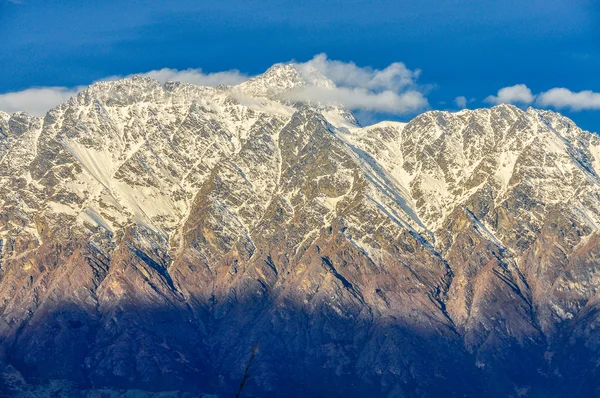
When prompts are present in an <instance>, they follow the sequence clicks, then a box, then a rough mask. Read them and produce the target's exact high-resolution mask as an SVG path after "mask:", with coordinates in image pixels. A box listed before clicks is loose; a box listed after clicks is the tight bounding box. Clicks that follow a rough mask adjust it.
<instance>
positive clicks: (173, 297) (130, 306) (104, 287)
mask: <svg viewBox="0 0 600 398" xmlns="http://www.w3.org/2000/svg"><path fill="white" fill-rule="evenodd" d="M313 78H314V77H313ZM305 84H307V83H306V81H304V80H302V75H301V72H299V71H297V70H295V69H294V67H293V66H290V65H278V66H276V67H274V68H272V69H271V70H270V71H269V72H267V73H266V74H265V75H264V76H262V77H258V78H255V79H252V80H251V81H249V82H246V83H244V84H242V85H240V86H237V87H234V88H227V87H220V88H205V87H204V88H202V87H195V86H191V85H185V84H177V83H168V84H166V85H162V86H161V85H160V84H158V83H157V82H155V81H153V80H150V79H145V78H140V77H135V78H132V79H125V80H121V81H116V82H109V83H100V84H98V85H94V86H92V87H90V88H89V89H88V90H86V91H85V92H83V93H81V94H79V95H78V96H76V97H74V98H73V99H71V100H70V101H69V102H67V103H65V104H63V105H61V106H59V107H58V108H56V109H54V110H52V111H50V112H49V113H48V115H47V116H46V117H45V118H44V119H39V118H34V117H32V116H28V115H26V114H22V113H19V114H15V115H12V116H10V117H8V116H7V117H5V116H2V115H1V114H0V116H2V117H0V128H1V129H2V130H1V131H2V134H1V135H0V365H1V366H2V375H3V376H2V377H3V378H2V381H0V391H1V392H2V393H3V394H4V395H8V396H31V394H34V395H35V394H38V395H40V396H43V395H41V394H46V393H48V394H50V393H52V394H54V396H57V395H58V396H61V394H62V396H81V397H88V396H89V397H91V396H97V395H94V394H99V392H98V391H100V390H103V391H104V392H103V394H106V396H111V397H112V396H119V395H118V394H125V390H128V389H143V390H146V391H148V393H147V395H146V396H152V393H151V392H152V391H154V392H158V391H173V390H179V391H185V392H186V393H190V394H197V393H199V392H202V393H214V394H217V395H219V396H233V395H235V393H236V391H237V388H238V385H239V382H240V381H241V380H242V378H243V375H244V371H245V367H246V365H247V363H248V361H249V358H250V355H251V354H250V352H251V349H252V347H253V346H254V345H255V343H256V342H258V351H257V352H256V355H255V357H254V358H253V361H252V366H251V369H250V374H251V377H250V379H249V380H248V382H247V384H246V385H245V387H244V394H248V396H250V395H253V396H261V397H263V396H265V397H268V396H273V397H276V396H298V397H301V396H302V397H303V396H340V397H341V396H344V397H346V396H356V397H362V396H381V397H413V396H414V397H429V396H498V397H505V396H540V397H541V396H544V397H547V396H563V395H564V394H566V393H567V392H569V393H570V394H575V395H576V396H590V395H594V394H596V393H598V392H599V390H598V383H597V380H598V374H597V371H596V369H597V366H596V364H597V363H598V361H600V336H599V335H598V333H597V332H596V330H597V327H596V325H597V322H598V320H599V319H600V318H599V315H598V314H599V313H600V312H599V311H598V309H599V308H600V304H599V303H600V298H599V296H598V293H599V286H600V273H599V271H598V270H599V269H600V268H599V267H598V259H599V258H600V238H599V236H598V226H599V225H600V200H598V198H600V177H599V175H598V172H600V160H599V159H600V139H598V138H597V136H595V135H593V134H591V133H588V132H584V131H581V130H580V129H578V128H577V127H576V126H575V125H574V124H573V123H572V122H571V121H569V120H568V119H566V118H563V117H562V116H560V115H558V114H554V113H549V112H543V111H536V110H533V109H529V110H527V111H522V110H520V109H517V108H514V107H511V106H499V107H494V108H492V109H481V110H477V111H463V112H460V113H457V114H449V113H444V112H428V113H425V114H423V115H420V116H418V117H416V118H415V119H413V120H412V121H411V122H410V123H408V124H406V125H405V124H401V123H391V122H385V123H380V124H377V125H374V126H372V127H368V128H360V127H358V126H357V125H356V124H355V120H354V118H353V117H352V116H351V114H350V113H349V112H347V111H346V110H344V109H342V108H339V107H322V106H318V105H315V104H290V103H287V102H284V101H279V100H278V99H277V98H279V97H278V95H279V94H280V93H281V92H282V91H285V90H287V89H291V88H293V87H302V86H303V85H305ZM323 84H324V85H325V86H327V84H329V83H327V82H325V83H323ZM332 115H333V116H332ZM340 120H342V122H340ZM109 390H110V391H109ZM27 394H29V395H27ZM111 394H112V395H111ZM173 394H177V393H173Z"/></svg>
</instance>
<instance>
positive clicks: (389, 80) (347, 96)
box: [0, 54, 429, 116]
mask: <svg viewBox="0 0 600 398" xmlns="http://www.w3.org/2000/svg"><path fill="white" fill-rule="evenodd" d="M294 64H295V65H296V66H297V67H298V68H299V69H300V70H301V71H303V72H305V73H311V71H315V70H316V71H318V72H320V73H321V74H323V75H324V76H326V77H327V78H329V79H330V80H331V81H333V82H334V83H335V85H336V87H329V88H328V87H311V88H304V89H300V90H293V91H290V92H288V93H286V98H287V99H291V100H305V101H314V102H320V103H337V104H341V105H343V106H346V107H347V108H350V109H353V110H358V111H365V112H385V113H391V114H407V113H415V112H418V111H420V110H423V109H425V108H427V107H428V106H429V103H428V101H427V98H426V97H425V91H426V90H427V89H426V88H424V87H423V86H419V85H417V83H416V81H417V79H418V77H419V75H420V74H421V71H420V70H410V69H408V68H407V67H406V66H405V65H404V64H403V63H401V62H394V63H392V64H390V65H388V66H387V67H385V68H383V69H374V68H371V67H359V66H357V65H356V64H355V63H353V62H342V61H336V60H330V59H328V58H327V55H325V54H319V55H316V56H315V57H314V58H313V59H311V60H309V61H307V62H304V63H294ZM140 75H143V76H148V77H151V78H154V79H156V80H158V81H160V82H166V81H182V82H187V83H192V84H196V85H201V86H217V85H220V84H226V85H236V84H239V83H241V82H243V81H245V80H247V79H248V77H249V76H247V75H245V74H243V73H241V72H239V71H238V70H230V71H224V72H216V73H204V72H203V71H202V70H201V69H186V70H176V69H169V68H163V69H159V70H152V71H149V72H145V73H140ZM123 77H129V76H109V77H106V78H104V79H101V80H116V79H120V78H123ZM83 89H85V86H79V87H74V88H71V87H40V88H30V89H26V90H23V91H19V92H13V93H6V94H0V110H4V111H6V112H11V113H12V112H15V111H26V112H29V113H32V114H35V115H40V116H42V115H44V114H45V113H46V112H47V111H48V110H49V109H52V108H53V107H55V106H57V105H59V104H61V103H63V102H65V101H67V100H68V99H69V98H70V97H71V96H73V95H75V94H77V93H78V92H79V91H81V90H83Z"/></svg>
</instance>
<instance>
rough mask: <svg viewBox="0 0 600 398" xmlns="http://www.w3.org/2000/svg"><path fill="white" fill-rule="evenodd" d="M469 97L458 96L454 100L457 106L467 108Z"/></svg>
mask: <svg viewBox="0 0 600 398" xmlns="http://www.w3.org/2000/svg"><path fill="white" fill-rule="evenodd" d="M467 102H468V101H467V97H464V96H462V95H461V96H458V97H456V98H455V99H454V103H455V104H456V106H458V107H459V108H466V107H467Z"/></svg>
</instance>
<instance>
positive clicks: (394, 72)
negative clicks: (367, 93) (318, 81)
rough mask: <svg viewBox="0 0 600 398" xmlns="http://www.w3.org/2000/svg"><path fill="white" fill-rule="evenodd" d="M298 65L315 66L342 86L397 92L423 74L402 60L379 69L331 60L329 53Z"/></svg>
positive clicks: (301, 66)
mask: <svg viewBox="0 0 600 398" xmlns="http://www.w3.org/2000/svg"><path fill="white" fill-rule="evenodd" d="M297 65H298V66H299V67H300V68H305V69H306V68H311V67H312V68H315V69H316V70H318V71H319V72H321V73H322V74H323V75H325V76H327V77H328V78H329V79H331V80H332V81H333V82H334V83H335V84H336V85H337V86H340V87H358V88H364V89H368V90H384V91H385V90H390V91H395V92H397V91H400V90H402V89H404V88H406V87H409V86H413V85H414V84H415V81H416V79H417V78H418V77H419V75H420V74H421V71H420V70H418V69H417V70H414V71H411V70H410V69H408V68H407V67H406V66H405V65H404V64H403V63H402V62H394V63H392V64H390V65H388V66H387V67H386V68H384V69H382V70H379V69H373V68H371V67H369V66H366V67H359V66H357V65H356V64H355V63H354V62H342V61H335V60H331V59H328V58H327V54H319V55H315V57H314V58H313V59H311V60H310V61H308V62H304V63H299V64H297Z"/></svg>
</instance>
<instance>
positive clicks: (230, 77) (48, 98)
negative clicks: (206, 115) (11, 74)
mask: <svg viewBox="0 0 600 398" xmlns="http://www.w3.org/2000/svg"><path fill="white" fill-rule="evenodd" d="M140 75H142V76H148V77H151V78H153V79H156V80H158V81H160V82H161V83H164V82H166V81H181V82H186V83H192V84H196V85H200V86H218V85H219V84H231V85H233V84H238V83H241V82H243V81H244V80H246V79H248V76H246V75H244V74H242V73H240V72H239V71H237V70H230V71H225V72H216V73H204V72H202V70H201V69H186V70H176V69H169V68H164V69H159V70H152V71H149V72H145V73H140ZM130 76H132V75H129V76H109V77H107V78H104V79H100V80H116V79H122V78H123V77H130ZM86 87H87V86H77V87H34V88H28V89H26V90H23V91H17V92H11V93H5V94H0V110H2V111H5V112H8V113H13V112H17V111H25V112H28V113H31V114H33V115H37V116H43V115H45V114H46V112H48V111H49V110H50V109H52V108H54V107H56V106H58V105H60V104H62V103H63V102H65V101H67V100H68V99H69V98H71V97H72V96H74V95H76V94H77V93H78V92H80V91H82V90H84V89H85V88H86Z"/></svg>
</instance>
